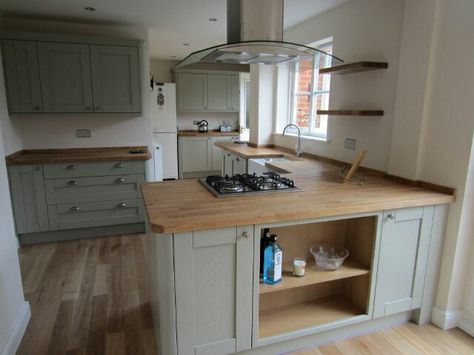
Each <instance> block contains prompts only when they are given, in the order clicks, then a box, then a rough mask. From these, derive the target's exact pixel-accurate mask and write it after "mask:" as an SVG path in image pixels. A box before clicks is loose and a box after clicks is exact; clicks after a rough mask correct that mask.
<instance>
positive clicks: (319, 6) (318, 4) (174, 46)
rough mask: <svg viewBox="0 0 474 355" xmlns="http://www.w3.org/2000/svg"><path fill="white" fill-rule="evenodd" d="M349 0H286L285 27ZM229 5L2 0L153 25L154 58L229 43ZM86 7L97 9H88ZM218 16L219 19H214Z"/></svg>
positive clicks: (15, 11) (51, 12)
mask: <svg viewBox="0 0 474 355" xmlns="http://www.w3.org/2000/svg"><path fill="white" fill-rule="evenodd" d="M346 1H348V0H286V1H285V17H284V22H285V28H288V27H291V26H294V25H295V24H297V23H300V22H302V21H305V20H307V19H309V18H311V17H313V16H315V15H317V14H320V13H322V12H324V11H327V10H328V9H330V8H332V7H335V6H338V5H340V4H342V3H344V2H346ZM226 3H227V1H226V0H192V1H190V0H0V12H1V13H3V14H5V15H14V16H26V17H33V18H36V17H39V18H44V19H49V20H55V19H56V20H66V21H80V22H91V23H105V24H121V25H132V26H139V27H143V28H149V29H150V31H149V35H150V56H151V57H152V58H160V59H173V58H172V56H175V57H176V59H182V58H184V57H185V56H186V55H188V54H189V53H191V52H193V51H196V50H199V49H202V48H206V47H209V46H213V45H217V44H220V43H224V42H225V41H226ZM86 6H91V7H94V8H95V9H96V11H94V12H86V11H85V10H84V7H86ZM212 17H214V18H217V19H218V21H217V22H210V21H209V18H212ZM183 43H189V46H184V45H183Z"/></svg>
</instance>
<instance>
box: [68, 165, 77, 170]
mask: <svg viewBox="0 0 474 355" xmlns="http://www.w3.org/2000/svg"><path fill="white" fill-rule="evenodd" d="M66 170H76V166H75V165H68V166H66Z"/></svg>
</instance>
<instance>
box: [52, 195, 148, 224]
mask: <svg viewBox="0 0 474 355" xmlns="http://www.w3.org/2000/svg"><path fill="white" fill-rule="evenodd" d="M48 212H49V221H50V228H51V230H58V229H73V228H86V227H98V226H109V225H117V224H127V223H138V222H143V221H144V220H145V218H144V214H143V205H142V201H141V200H138V199H135V200H114V201H105V202H89V203H76V204H66V205H56V206H48Z"/></svg>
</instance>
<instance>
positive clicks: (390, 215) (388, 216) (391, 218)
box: [387, 213, 395, 221]
mask: <svg viewBox="0 0 474 355" xmlns="http://www.w3.org/2000/svg"><path fill="white" fill-rule="evenodd" d="M387 219H388V220H390V221H393V220H394V219H395V215H394V214H393V213H389V214H388V215H387Z"/></svg>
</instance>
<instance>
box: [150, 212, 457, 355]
mask: <svg viewBox="0 0 474 355" xmlns="http://www.w3.org/2000/svg"><path fill="white" fill-rule="evenodd" d="M447 209H448V206H447V205H438V206H427V207H416V208H406V209H399V210H392V211H380V212H376V213H360V214H353V215H347V216H337V217H327V218H318V219H312V220H301V221H282V222H278V223H271V224H262V225H255V226H239V227H233V228H225V229H216V230H206V231H194V232H185V233H175V234H155V233H153V232H151V231H148V232H147V243H148V252H149V258H148V259H149V262H150V265H149V267H150V273H149V274H150V283H151V291H152V292H151V294H152V302H151V304H152V313H153V319H154V322H155V326H156V328H157V331H156V336H157V340H158V342H157V343H158V347H159V351H160V353H163V354H170V355H173V354H179V355H188V354H206V355H207V354H213V355H219V354H229V353H234V352H239V353H243V354H273V353H276V352H287V351H291V350H296V349H299V348H302V347H305V346H309V345H312V346H314V345H316V344H320V343H324V342H328V341H332V340H334V339H337V338H341V337H349V336H353V335H355V334H358V333H360V331H362V330H363V331H371V330H372V331H373V330H376V329H379V328H380V327H384V326H389V325H393V324H399V323H400V322H404V321H409V320H412V321H414V322H417V323H426V322H428V321H429V318H426V314H430V313H431V310H432V308H433V306H434V304H433V302H434V301H433V300H434V294H435V292H436V286H437V285H436V283H437V281H436V277H435V275H436V272H437V270H438V267H439V264H440V261H441V253H440V245H441V244H442V240H443V236H444V227H445V221H446V216H447V213H446V212H447ZM264 228H270V231H271V232H272V233H277V234H278V236H279V243H280V244H281V245H282V247H283V261H284V266H283V281H282V282H281V283H280V284H279V285H276V286H269V285H263V284H262V283H260V281H259V257H260V250H259V248H260V235H261V233H262V230H263V229H264ZM317 242H325V243H332V244H334V245H337V246H342V247H346V248H348V249H349V252H350V256H349V258H348V259H347V260H346V261H345V263H344V265H343V267H342V268H341V269H340V270H339V271H338V272H334V273H332V272H330V271H318V270H317V269H316V268H315V265H314V264H313V263H312V259H311V258H309V257H308V250H307V249H308V248H309V247H310V246H311V245H313V244H314V243H317ZM285 253H286V258H285ZM296 255H298V256H306V257H307V260H308V262H309V264H308V265H307V269H306V270H307V271H306V276H305V277H302V278H294V277H292V276H291V262H290V263H286V261H290V259H291V260H292V258H293V257H295V256H296ZM288 258H289V259H288ZM287 259H288V260H287ZM423 315H424V316H423Z"/></svg>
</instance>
